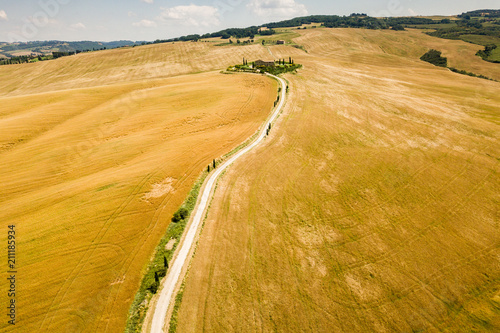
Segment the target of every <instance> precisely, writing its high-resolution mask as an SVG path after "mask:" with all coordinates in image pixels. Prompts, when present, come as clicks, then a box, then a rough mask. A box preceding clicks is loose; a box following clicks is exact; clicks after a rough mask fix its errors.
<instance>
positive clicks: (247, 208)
mask: <svg viewBox="0 0 500 333" xmlns="http://www.w3.org/2000/svg"><path fill="white" fill-rule="evenodd" d="M301 34H302V37H300V38H297V39H296V42H297V43H298V44H301V45H304V46H305V48H306V49H307V50H308V51H309V53H308V54H306V53H302V54H298V53H297V54H295V56H294V58H295V62H296V63H302V64H304V68H303V69H302V70H301V71H300V72H299V74H298V75H288V76H287V79H289V80H290V82H291V85H290V86H291V93H290V95H289V100H288V103H287V106H286V111H285V114H284V116H283V117H282V119H281V122H280V123H279V124H278V125H277V126H276V127H274V129H273V131H272V134H271V136H270V137H269V139H268V141H267V143H266V145H265V146H264V147H262V148H259V149H258V150H256V151H254V152H253V153H251V154H250V155H247V157H246V158H244V159H242V160H240V161H239V162H238V163H236V164H235V165H234V166H233V167H232V168H231V169H230V170H229V171H228V172H227V173H226V175H225V176H224V178H223V179H222V180H221V182H220V183H219V186H218V190H217V192H216V196H215V199H214V201H213V203H212V207H211V210H210V212H209V214H208V218H207V221H206V224H205V227H204V230H203V233H202V236H201V239H200V242H199V245H198V249H197V251H196V255H195V257H194V259H193V262H192V266H191V269H190V271H189V273H188V276H187V279H186V288H185V291H184V297H183V301H182V304H181V307H180V311H179V317H178V322H179V327H178V332H201V331H206V332H256V331H258V332H271V331H277V332H391V331H393V332H420V331H427V332H436V331H449V332H484V331H499V330H500V290H499V289H500V263H499V258H500V249H499V241H500V237H499V236H500V232H499V230H500V229H499V227H500V226H499V221H500V216H499V215H498V207H499V203H500V196H499V193H500V181H499V180H500V178H499V171H500V165H499V161H500V142H499V139H500V126H499V125H500V123H499V122H500V114H499V109H498V106H499V105H500V96H499V95H498V91H499V88H500V83H498V82H492V81H487V80H482V79H477V78H471V77H467V76H463V75H459V74H455V73H452V72H450V71H448V70H446V69H441V68H437V67H434V66H432V65H429V64H427V63H423V62H421V61H420V60H419V59H418V58H419V57H420V56H421V55H422V54H423V53H424V52H425V51H426V50H427V49H428V48H430V47H434V48H437V49H440V50H443V51H444V52H443V53H444V54H445V56H448V57H449V59H450V62H451V65H454V66H456V67H458V68H460V69H465V70H469V71H472V72H476V73H478V74H484V75H487V76H490V77H495V78H497V79H499V78H500V70H499V67H498V65H494V64H489V63H486V62H483V61H482V60H480V59H479V58H478V57H476V58H471V57H470V54H472V53H474V50H475V48H476V47H475V46H474V45H470V44H466V43H464V42H456V41H447V40H442V39H434V38H431V37H428V36H425V35H423V34H420V33H417V32H414V31H410V32H392V31H367V30H353V29H311V30H307V31H302V32H301ZM270 49H271V51H272V52H273V54H275V55H276V57H283V56H287V55H288V53H290V52H293V50H291V49H287V47H286V46H276V47H271V48H270ZM296 52H300V51H299V50H296Z"/></svg>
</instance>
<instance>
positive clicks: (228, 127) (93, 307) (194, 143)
mask: <svg viewBox="0 0 500 333" xmlns="http://www.w3.org/2000/svg"><path fill="white" fill-rule="evenodd" d="M223 49H224V48H215V47H213V46H212V47H211V48H209V47H207V46H205V45H203V44H201V43H200V44H194V43H192V44H191V43H176V44H175V45H172V44H166V45H154V46H145V47H136V48H134V49H130V50H112V51H103V52H96V53H91V54H84V55H78V56H74V57H67V58H62V59H59V60H54V61H46V62H40V63H36V64H26V65H12V66H2V67H0V77H1V79H0V95H1V96H0V128H1V129H2V130H1V131H0V182H1V184H2V196H1V197H0V220H1V221H2V225H3V226H4V230H5V226H6V225H10V224H14V225H16V231H17V235H18V254H17V256H18V257H17V259H18V267H17V269H18V275H17V277H18V288H19V293H18V298H17V306H18V323H17V325H16V326H15V327H14V326H11V325H7V324H6V322H7V321H3V322H2V323H1V324H0V331H2V332H13V331H15V332H82V331H86V332H91V331H92V332H93V331H98V332H122V331H123V329H124V326H125V321H126V317H127V312H128V310H129V306H130V304H131V302H132V300H133V298H134V295H135V293H136V291H137V289H138V286H139V282H140V279H141V278H142V274H143V273H144V272H143V271H142V270H143V268H144V267H145V266H146V264H147V263H148V260H149V258H150V256H151V255H152V253H153V250H154V248H155V247H156V245H157V244H158V242H159V239H160V238H161V236H162V235H163V233H164V232H165V230H166V227H167V226H168V225H169V223H170V218H171V216H172V214H173V212H174V211H175V210H177V208H178V207H179V205H180V204H181V203H182V202H183V200H184V199H185V197H186V195H187V193H188V192H189V190H190V189H191V187H192V185H193V183H194V182H195V180H196V179H197V177H198V175H199V174H200V172H201V171H202V170H203V169H204V168H205V167H206V165H207V164H209V163H210V162H211V161H212V159H213V158H217V157H219V156H221V155H223V154H225V153H227V152H229V151H230V150H231V149H233V148H234V147H236V146H238V145H239V144H240V143H241V142H243V141H244V140H245V139H246V138H248V137H249V136H251V135H252V134H253V133H254V132H255V131H256V130H257V128H258V127H259V126H260V125H261V123H262V121H263V120H264V119H265V118H266V117H267V115H268V114H269V112H270V110H271V107H272V104H273V101H274V99H275V96H276V89H277V87H276V84H275V83H274V81H272V80H270V79H268V78H266V77H264V76H258V75H244V74H242V75H223V74H220V73H218V72H208V73H199V74H191V75H184V76H175V77H170V78H169V77H168V76H174V75H177V74H180V73H193V72H197V71H201V70H207V69H212V68H220V69H223V68H225V67H227V65H228V64H233V63H236V62H238V61H239V60H240V59H239V58H240V55H246V54H250V53H251V54H258V52H253V51H251V48H250V49H245V47H239V48H238V49H235V50H234V52H232V53H230V54H228V53H227V51H225V50H223ZM262 52H267V50H265V49H263V48H262ZM200 57H201V58H200ZM195 59H197V60H195ZM145 79H148V80H145ZM6 234H7V233H6V232H5V233H2V235H1V236H0V241H1V242H2V243H3V244H5V243H6V238H5V237H6ZM3 258H5V257H3ZM5 262H6V259H5ZM0 287H1V288H2V290H7V289H8V288H7V286H6V280H5V279H2V282H1V283H0Z"/></svg>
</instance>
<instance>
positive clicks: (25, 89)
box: [0, 42, 268, 96]
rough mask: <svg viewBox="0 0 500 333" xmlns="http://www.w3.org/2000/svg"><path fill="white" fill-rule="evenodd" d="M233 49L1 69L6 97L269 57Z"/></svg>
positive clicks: (143, 51)
mask: <svg viewBox="0 0 500 333" xmlns="http://www.w3.org/2000/svg"><path fill="white" fill-rule="evenodd" d="M229 48H230V46H227V47H226V46H223V47H214V45H213V44H211V43H202V42H199V43H194V42H192V43H165V44H152V45H145V46H141V47H134V48H123V49H115V50H105V51H98V52H91V53H81V54H78V55H75V56H70V57H62V58H59V59H57V60H53V61H43V62H40V63H33V64H22V65H10V66H4V67H2V69H1V70H0V96H3V95H25V94H33V93H38V92H48V91H53V90H61V89H69V88H84V87H93V86H101V85H107V84H112V83H119V82H124V81H136V80H144V79H155V78H165V77H170V76H175V75H180V74H191V73H198V72H203V71H210V70H221V69H225V68H227V66H229V65H231V64H237V63H239V62H240V61H241V60H242V59H243V57H245V58H253V57H255V58H259V57H262V56H264V55H266V54H268V53H267V51H266V50H265V49H264V48H262V47H261V46H259V45H246V46H240V47H239V48H230V51H229Z"/></svg>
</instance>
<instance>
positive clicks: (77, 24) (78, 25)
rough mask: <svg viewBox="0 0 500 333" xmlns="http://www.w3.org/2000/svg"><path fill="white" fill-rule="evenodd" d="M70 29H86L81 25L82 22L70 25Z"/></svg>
mask: <svg viewBox="0 0 500 333" xmlns="http://www.w3.org/2000/svg"><path fill="white" fill-rule="evenodd" d="M70 27H71V28H73V29H85V28H87V27H86V26H85V24H83V23H82V22H78V23H75V24H72V25H70Z"/></svg>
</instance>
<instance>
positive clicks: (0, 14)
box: [0, 10, 9, 21]
mask: <svg viewBox="0 0 500 333" xmlns="http://www.w3.org/2000/svg"><path fill="white" fill-rule="evenodd" d="M8 19H9V18H8V17H7V13H6V12H5V10H0V20H5V21H7V20H8Z"/></svg>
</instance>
